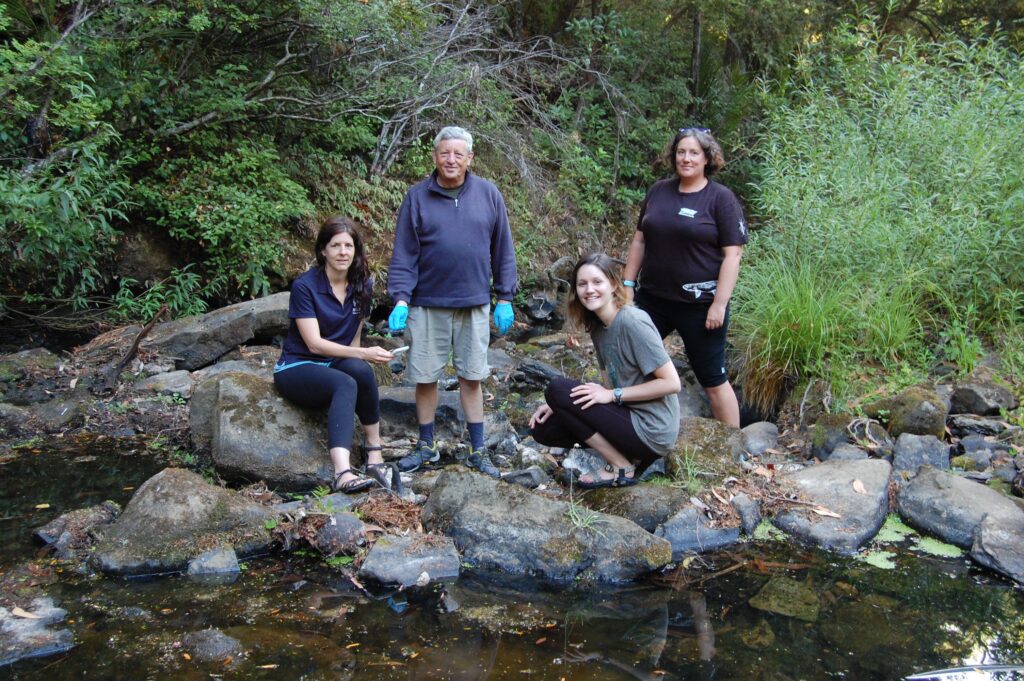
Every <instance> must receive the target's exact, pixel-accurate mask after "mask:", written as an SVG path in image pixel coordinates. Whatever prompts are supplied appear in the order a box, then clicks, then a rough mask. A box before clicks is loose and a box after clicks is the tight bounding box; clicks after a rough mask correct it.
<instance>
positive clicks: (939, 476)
mask: <svg viewBox="0 0 1024 681" xmlns="http://www.w3.org/2000/svg"><path fill="white" fill-rule="evenodd" d="M896 508H897V510H898V511H899V514H900V516H902V517H903V518H904V519H905V520H906V521H907V522H908V523H910V524H911V525H913V526H914V527H916V528H918V529H920V530H922V531H924V532H927V533H929V534H932V535H935V536H936V537H938V538H939V539H942V540H943V541H946V542H949V543H950V544H956V545H957V546H960V547H962V548H965V549H970V548H971V546H972V544H973V543H974V535H975V532H976V531H977V529H978V528H979V527H980V526H981V521H982V520H983V519H985V517H986V516H988V517H989V518H990V519H991V520H992V521H993V522H996V523H998V526H999V527H1003V528H1006V527H1009V528H1015V527H1017V526H1018V523H1024V511H1021V510H1020V509H1019V508H1018V507H1017V505H1016V504H1014V503H1013V502H1012V501H1010V499H1008V498H1007V497H1005V496H1003V495H1002V494H1000V493H999V492H996V491H995V490H993V489H990V488H988V487H986V486H985V485H982V484H979V483H977V482H972V481H970V480H967V479H965V478H961V477H960V476H957V475H953V474H952V473H946V472H944V471H940V470H938V469H935V468H932V467H930V466H924V467H922V468H921V469H920V470H919V471H918V473H917V477H915V478H914V479H913V480H912V481H910V483H908V484H907V485H906V486H905V487H904V488H903V489H901V490H900V492H899V494H898V495H897V497H896Z"/></svg>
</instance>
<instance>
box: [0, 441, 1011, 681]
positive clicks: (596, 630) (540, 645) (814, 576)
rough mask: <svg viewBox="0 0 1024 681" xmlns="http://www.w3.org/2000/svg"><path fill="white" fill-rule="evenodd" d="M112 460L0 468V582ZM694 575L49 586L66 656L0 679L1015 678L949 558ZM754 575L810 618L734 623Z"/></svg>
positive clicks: (798, 559)
mask: <svg viewBox="0 0 1024 681" xmlns="http://www.w3.org/2000/svg"><path fill="white" fill-rule="evenodd" d="M115 449H116V451H106V452H105V453H103V452H100V453H96V452H91V453H90V454H89V455H91V456H95V457H96V459H95V460H94V461H93V462H87V461H80V462H79V463H77V464H74V465H72V466H69V465H67V461H66V460H65V459H62V458H61V457H60V456H57V455H56V454H45V453H39V454H31V455H26V454H24V453H22V454H19V456H18V457H17V458H16V459H14V460H8V462H7V463H5V464H3V465H2V466H0V475H2V476H3V485H2V489H0V517H6V516H11V515H18V516H19V518H18V519H17V520H14V521H8V522H7V523H6V524H4V525H0V535H2V540H3V541H2V543H3V545H4V546H3V547H2V548H0V551H2V553H0V573H4V572H6V573H8V574H10V573H12V572H13V567H12V566H14V564H15V563H24V562H26V561H31V560H32V559H33V557H34V555H35V552H36V549H35V547H33V546H32V544H31V543H30V541H29V538H28V532H29V529H30V528H31V527H34V526H36V525H39V524H42V523H43V522H46V521H47V520H49V519H51V518H52V517H53V516H55V515H57V514H58V513H60V512H63V511H64V510H70V509H71V508H77V507H80V506H87V505H90V504H93V503H97V502H99V501H102V500H104V499H107V498H114V499H115V500H118V501H121V502H122V503H123V502H125V501H127V498H129V497H130V494H131V490H130V488H133V487H136V486H138V485H139V484H141V482H142V481H144V480H145V479H146V478H147V477H149V475H151V474H152V473H153V472H155V471H156V470H158V469H159V468H160V467H161V466H162V464H161V463H160V462H156V461H152V460H147V459H146V457H144V456H139V455H138V454H136V455H129V454H127V453H126V452H128V451H129V450H130V449H131V448H130V447H124V446H121V447H118V448H115ZM65 454H66V453H65ZM74 456H83V455H82V454H81V453H76V454H74ZM47 457H53V458H47ZM12 473H13V475H12ZM15 481H16V482H15ZM79 494H84V496H82V497H79V496H78V495H79ZM40 502H45V503H49V504H51V505H52V506H51V508H49V509H44V510H37V509H35V506H36V504H38V503H40ZM707 560H708V564H707V565H706V567H705V570H704V571H703V572H696V573H695V576H694V577H693V578H692V579H690V580H688V581H686V580H668V583H667V584H666V583H664V582H662V583H659V584H653V583H652V584H641V585H630V586H623V587H608V586H604V587H598V588H592V587H583V586H569V587H566V586H565V585H562V586H553V585H549V584H543V583H537V582H533V581H530V580H525V579H517V578H513V577H509V576H504V575H472V574H469V575H466V576H464V577H463V578H461V579H460V580H459V581H457V582H455V583H450V584H445V585H433V586H431V587H428V588H426V589H411V590H407V591H397V590H381V591H374V590H372V589H371V590H370V591H366V590H364V589H362V588H360V587H359V586H357V585H356V584H354V583H353V582H352V581H351V580H350V579H349V578H348V577H346V576H345V575H344V574H342V573H340V572H338V571H334V570H331V569H329V568H327V567H326V566H325V565H324V564H322V563H321V562H319V561H317V560H314V559H305V558H301V557H295V556H292V557H284V556H278V557H269V558H263V559H259V560H255V561H251V562H249V563H248V564H247V565H246V569H245V570H244V571H243V573H242V575H241V577H240V578H239V579H238V581H236V582H235V583H232V584H205V583H198V582H194V581H191V580H189V579H187V578H183V577H171V578H163V579H153V580H114V579H103V578H88V577H82V576H68V575H66V574H65V575H61V576H60V578H59V579H56V580H55V581H54V582H53V583H52V584H50V585H48V586H46V587H45V590H46V592H47V593H48V594H50V595H52V596H53V597H54V598H56V599H57V600H58V601H60V604H61V606H62V607H64V608H66V609H67V610H68V611H69V616H68V622H67V625H66V626H68V627H69V628H70V629H72V631H73V632H74V634H75V637H76V640H77V642H78V647H77V648H76V649H74V650H73V651H71V652H70V653H68V654H66V655H64V656H61V657H55V658H48V659H45V660H34V661H27V662H21V663H18V664H16V665H13V666H10V667H4V668H0V679H24V680H32V681H63V680H65V679H67V680H69V681H70V680H71V679H80V678H95V679H112V680H118V679H125V680H128V679H133V680H134V679H153V680H163V679H168V680H170V679H204V680H207V679H211V678H231V679H242V680H247V679H360V680H363V679H368V680H374V679H452V680H459V681H462V680H465V681H469V680H473V681H478V680H479V681H482V680H484V679H487V680H488V681H496V680H503V679H524V678H526V679H529V678H533V679H557V680H560V679H565V680H566V681H590V680H595V681H607V680H612V679H627V680H628V679H645V680H648V681H654V680H660V679H695V680H710V679H715V680H716V681H731V680H734V679H735V680H739V679H743V680H744V681H751V680H754V681H795V680H798V679H800V680H808V681H812V680H819V679H820V680H832V679H855V680H858V681H860V680H864V681H874V680H876V679H877V680H878V681H882V680H885V681H889V680H892V679H900V678H902V677H903V676H905V675H908V674H911V673H915V672H921V671H924V670H929V669H942V668H947V667H955V666H959V665H962V664H967V663H968V662H977V663H989V664H992V663H1004V664H1020V663H1021V662H1024V618H1022V616H1021V613H1022V612H1024V611H1022V608H1021V606H1022V605H1024V599H1022V597H1021V594H1020V593H1018V592H1017V591H1015V590H1014V589H1012V588H1010V587H1009V586H1008V585H1007V584H1005V583H1003V582H1000V581H997V580H995V579H992V578H990V577H988V576H987V575H986V574H984V573H981V572H978V571H976V570H975V569H974V568H972V567H971V566H970V565H969V564H968V563H967V562H966V561H951V560H941V561H939V560H928V559H922V558H920V557H915V556H911V555H909V554H907V555H902V554H901V555H900V557H899V559H898V561H897V563H898V566H897V569H896V570H889V571H886V570H879V569H877V568H873V567H870V566H867V565H865V564H863V563H859V562H857V561H854V560H852V559H845V558H837V557H836V556H833V555H829V554H822V553H818V552H814V551H802V550H799V549H797V548H794V547H792V546H789V545H786V544H768V545H758V546H751V547H750V548H748V549H747V550H745V551H743V552H741V553H722V554H719V555H716V556H711V557H709V558H708V559H707ZM709 575H715V577H713V578H712V577H709ZM0 576H2V575H0ZM773 578H774V579H777V580H787V581H788V582H789V583H790V586H791V587H793V588H794V589H797V590H802V592H803V593H805V595H806V597H807V598H808V599H810V600H813V601H814V604H815V606H816V608H815V611H816V612H817V615H816V616H814V617H810V616H809V617H808V619H807V620H802V619H798V618H796V617H791V616H783V615H781V614H778V613H777V612H773V611H771V610H769V609H757V608H755V607H752V606H751V605H750V599H751V598H752V597H754V596H755V595H756V594H758V593H759V592H761V591H762V589H763V588H764V587H765V586H766V584H768V583H769V581H770V580H772V579H773ZM794 593H795V592H794ZM211 627H213V628H216V629H218V630H220V631H222V632H223V633H224V634H226V635H227V636H230V637H232V638H234V639H236V640H237V641H238V642H239V643H240V649H241V650H243V651H244V652H243V653H240V654H231V655H229V656H227V657H224V658H216V659H204V658H203V657H202V656H201V655H200V654H199V653H198V652H197V651H196V650H193V649H191V648H190V647H189V644H188V643H187V642H186V641H187V639H186V636H187V635H188V634H190V633H193V632H198V631H201V630H204V629H207V628H211ZM952 678H956V677H952ZM963 678H969V677H967V676H964V677H963ZM975 678H977V677H975ZM1001 678H1020V677H1019V676H1012V675H1010V676H1003V677H1001Z"/></svg>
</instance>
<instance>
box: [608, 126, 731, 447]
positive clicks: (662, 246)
mask: <svg viewBox="0 0 1024 681" xmlns="http://www.w3.org/2000/svg"><path fill="white" fill-rule="evenodd" d="M668 161H669V164H670V165H671V166H672V167H673V168H674V169H675V174H676V176H675V177H670V178H668V179H665V180H661V181H659V182H656V183H655V184H654V186H653V187H651V189H650V190H649V191H648V192H647V197H646V198H645V199H644V201H643V203H642V204H641V205H640V219H639V220H638V221H637V227H636V233H635V234H634V235H633V243H632V244H631V245H630V247H629V256H628V258H627V260H626V267H625V269H624V270H623V277H624V279H625V281H624V282H623V283H624V284H625V285H626V286H627V287H628V289H629V291H630V292H632V290H633V289H634V288H636V287H637V283H636V282H637V277H638V276H640V277H641V281H640V283H641V285H642V286H641V287H640V290H639V292H638V294H637V296H636V304H637V306H638V307H640V308H641V309H642V310H644V311H645V312H647V314H649V315H650V316H651V320H652V321H653V322H654V325H655V326H656V327H657V329H658V333H660V334H661V337H662V338H665V336H667V335H668V334H670V333H672V331H673V329H674V330H676V331H678V332H679V335H680V336H681V337H682V339H683V343H684V344H685V345H686V356H687V359H688V360H689V361H690V367H691V368H692V369H693V373H694V374H695V375H696V376H697V380H698V381H700V384H701V386H702V387H703V388H704V392H705V393H706V394H707V396H708V400H709V401H710V402H711V413H712V414H713V415H714V417H715V418H716V419H718V420H719V421H722V422H724V423H727V424H729V425H732V426H737V427H738V426H739V424H740V409H739V403H738V401H737V400H736V393H735V392H734V391H733V389H732V385H730V384H729V378H728V374H727V372H726V368H725V334H726V331H727V329H728V326H729V298H730V297H731V296H732V292H733V288H735V286H736V279H737V277H738V275H739V270H740V257H741V256H742V253H743V245H744V244H745V243H747V225H746V223H745V222H744V220H743V209H742V208H741V207H740V203H739V201H738V200H737V199H736V196H735V195H734V194H733V193H732V192H731V191H730V190H729V189H727V188H726V187H724V186H722V185H720V184H718V183H717V182H713V181H712V180H710V179H709V176H710V175H712V174H714V173H715V172H717V171H718V170H721V168H722V166H723V165H725V159H724V158H723V156H722V149H721V147H720V146H719V145H718V142H716V141H715V138H714V137H713V136H712V135H711V133H710V132H709V131H708V130H706V129H705V128H683V129H682V130H680V131H679V132H678V133H677V134H676V136H675V138H674V139H673V140H672V144H671V145H670V147H669V151H668Z"/></svg>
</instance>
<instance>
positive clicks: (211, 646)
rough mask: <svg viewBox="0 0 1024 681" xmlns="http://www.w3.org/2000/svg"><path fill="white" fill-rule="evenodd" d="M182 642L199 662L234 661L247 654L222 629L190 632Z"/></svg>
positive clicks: (239, 644) (234, 639) (238, 643)
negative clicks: (230, 659) (229, 659)
mask: <svg viewBox="0 0 1024 681" xmlns="http://www.w3.org/2000/svg"><path fill="white" fill-rule="evenodd" d="M181 642H182V644H183V645H184V646H185V649H186V650H188V651H189V652H190V653H192V657H194V658H195V659H196V660H197V661H198V662H220V661H221V660H225V659H227V658H229V657H230V658H232V659H233V660H234V658H237V657H239V656H241V655H242V654H243V653H244V652H245V648H244V647H243V646H242V644H241V643H240V642H239V641H238V639H236V638H232V637H231V636H228V635H227V634H225V633H224V632H223V631H221V630H220V629H203V630H202V631H193V632H189V633H187V634H185V636H183V637H182V640H181Z"/></svg>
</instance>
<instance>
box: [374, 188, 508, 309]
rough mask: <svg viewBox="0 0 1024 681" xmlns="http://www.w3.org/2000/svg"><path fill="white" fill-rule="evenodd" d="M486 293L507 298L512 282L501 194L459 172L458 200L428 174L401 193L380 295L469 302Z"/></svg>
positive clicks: (433, 302) (424, 302) (486, 297)
mask: <svg viewBox="0 0 1024 681" xmlns="http://www.w3.org/2000/svg"><path fill="white" fill-rule="evenodd" d="M492 278H493V281H494V294H495V296H496V297H497V298H498V299H501V300H512V296H513V295H514V294H515V292H516V288H517V287H518V284H519V280H518V275H517V274H516V257H515V251H514V250H513V248H512V231H511V229H510V228H509V224H508V212H507V211H506V210H505V200H504V199H503V198H502V196H501V192H500V191H498V188H497V187H495V186H494V185H493V184H491V183H490V182H488V181H487V180H484V179H482V178H480V177H477V176H476V175H473V174H472V173H468V172H467V173H466V181H465V183H463V185H462V190H461V191H460V192H459V196H458V198H452V197H450V196H448V195H447V194H445V193H444V192H443V191H442V190H441V187H440V186H439V185H438V184H437V172H436V171H435V172H434V173H432V174H431V175H430V177H428V178H427V179H425V180H423V181H422V182H420V183H419V184H416V185H414V186H413V187H412V188H410V189H409V192H408V193H407V194H406V195H405V200H404V201H402V207H401V208H400V209H399V210H398V224H397V225H396V226H395V250H394V254H393V255H392V256H391V266H390V268H389V269H388V295H390V296H391V299H392V301H394V302H395V303H397V302H398V301H400V300H404V301H406V302H407V303H409V304H410V305H419V306H423V307H475V306H477V305H483V304H484V303H489V302H490V301H491V280H492Z"/></svg>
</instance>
